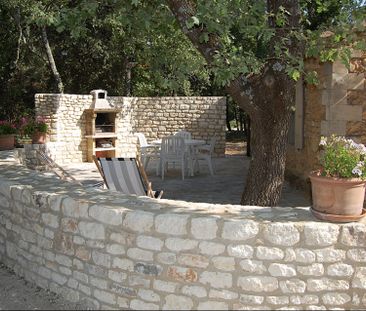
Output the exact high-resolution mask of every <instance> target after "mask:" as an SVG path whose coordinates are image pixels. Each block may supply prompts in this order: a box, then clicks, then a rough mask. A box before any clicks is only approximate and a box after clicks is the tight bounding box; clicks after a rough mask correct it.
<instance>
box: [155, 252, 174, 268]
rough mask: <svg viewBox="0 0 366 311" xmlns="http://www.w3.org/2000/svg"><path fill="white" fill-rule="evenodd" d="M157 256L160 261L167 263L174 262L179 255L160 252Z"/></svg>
mask: <svg viewBox="0 0 366 311" xmlns="http://www.w3.org/2000/svg"><path fill="white" fill-rule="evenodd" d="M156 257H157V260H158V262H161V263H163V264H167V265H171V264H174V263H175V262H176V261H177V255H176V254H174V253H159V254H157V256H156Z"/></svg>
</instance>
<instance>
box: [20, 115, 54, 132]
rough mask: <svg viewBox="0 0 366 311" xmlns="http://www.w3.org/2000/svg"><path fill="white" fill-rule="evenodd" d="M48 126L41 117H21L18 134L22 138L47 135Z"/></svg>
mask: <svg viewBox="0 0 366 311" xmlns="http://www.w3.org/2000/svg"><path fill="white" fill-rule="evenodd" d="M47 130H48V125H47V123H46V121H45V119H44V118H43V117H36V118H35V119H34V118H28V117H22V118H20V120H19V132H20V133H21V135H22V136H32V135H33V134H34V133H37V132H40V133H47Z"/></svg>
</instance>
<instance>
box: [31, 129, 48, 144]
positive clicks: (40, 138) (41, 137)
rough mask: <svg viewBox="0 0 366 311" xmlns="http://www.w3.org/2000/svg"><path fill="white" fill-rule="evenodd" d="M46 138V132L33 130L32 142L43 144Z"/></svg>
mask: <svg viewBox="0 0 366 311" xmlns="http://www.w3.org/2000/svg"><path fill="white" fill-rule="evenodd" d="M46 138H47V134H46V133H41V132H35V133H34V134H33V135H32V144H45V143H46Z"/></svg>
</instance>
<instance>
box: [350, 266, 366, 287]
mask: <svg viewBox="0 0 366 311" xmlns="http://www.w3.org/2000/svg"><path fill="white" fill-rule="evenodd" d="M352 288H361V289H363V290H365V289H366V267H357V268H356V270H355V275H354V277H353V280H352Z"/></svg>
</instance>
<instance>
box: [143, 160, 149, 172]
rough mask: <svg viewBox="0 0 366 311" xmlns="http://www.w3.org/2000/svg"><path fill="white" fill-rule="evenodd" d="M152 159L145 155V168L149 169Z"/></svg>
mask: <svg viewBox="0 0 366 311" xmlns="http://www.w3.org/2000/svg"><path fill="white" fill-rule="evenodd" d="M149 161H150V157H145V161H144V169H145V170H147V166H148V164H149Z"/></svg>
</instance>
